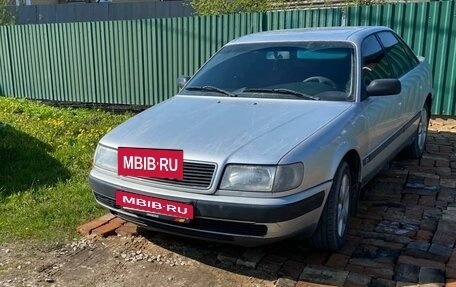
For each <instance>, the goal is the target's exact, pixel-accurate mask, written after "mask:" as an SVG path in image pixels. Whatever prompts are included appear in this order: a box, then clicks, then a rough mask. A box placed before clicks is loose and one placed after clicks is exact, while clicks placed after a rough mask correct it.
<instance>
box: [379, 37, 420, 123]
mask: <svg viewBox="0 0 456 287" xmlns="http://www.w3.org/2000/svg"><path fill="white" fill-rule="evenodd" d="M378 39H379V40H380V43H381V44H382V46H383V49H384V50H385V54H386V57H387V59H388V61H389V63H390V66H391V70H392V73H393V76H394V77H395V78H397V79H399V80H400V81H401V86H402V92H401V94H400V98H401V99H400V101H401V103H400V105H401V114H400V117H399V119H398V120H399V122H400V125H401V126H408V125H409V124H410V123H411V121H414V120H416V119H417V118H416V116H417V114H418V113H419V112H420V111H421V108H422V105H423V102H422V101H423V99H424V98H425V96H424V97H423V96H420V95H422V94H423V92H424V91H423V89H424V83H425V81H424V79H423V78H422V75H423V73H420V72H419V71H417V70H414V68H415V67H416V66H417V65H418V64H419V62H418V59H417V58H416V57H415V55H413V52H411V51H410V50H407V49H408V47H407V46H406V45H405V43H404V42H403V41H402V40H401V39H400V38H399V37H398V36H397V35H395V34H393V33H392V32H390V31H384V32H380V33H378ZM417 83H419V85H417Z"/></svg>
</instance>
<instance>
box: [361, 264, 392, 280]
mask: <svg viewBox="0 0 456 287" xmlns="http://www.w3.org/2000/svg"><path fill="white" fill-rule="evenodd" d="M364 274H366V275H368V276H371V277H374V278H383V279H388V280H391V279H393V276H394V270H393V267H391V268H373V267H366V268H365V269H364Z"/></svg>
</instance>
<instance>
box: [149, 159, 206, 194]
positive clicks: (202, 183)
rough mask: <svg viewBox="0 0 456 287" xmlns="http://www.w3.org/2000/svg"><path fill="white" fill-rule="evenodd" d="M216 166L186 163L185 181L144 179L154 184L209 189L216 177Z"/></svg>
mask: <svg viewBox="0 0 456 287" xmlns="http://www.w3.org/2000/svg"><path fill="white" fill-rule="evenodd" d="M214 171H215V164H212V163H195V162H184V179H182V180H175V179H163V178H142V179H146V180H150V181H154V182H160V183H166V184H172V185H179V186H187V187H193V188H204V189H207V188H209V187H210V186H211V182H212V178H213V177H214Z"/></svg>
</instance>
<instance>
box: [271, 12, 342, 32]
mask: <svg viewBox="0 0 456 287" xmlns="http://www.w3.org/2000/svg"><path fill="white" fill-rule="evenodd" d="M263 16H264V17H263V30H264V31H266V30H277V29H291V28H307V27H325V26H328V27H329V26H340V25H341V19H342V9H340V8H333V9H312V10H291V11H279V12H277V11H275V12H266V13H264V14H263Z"/></svg>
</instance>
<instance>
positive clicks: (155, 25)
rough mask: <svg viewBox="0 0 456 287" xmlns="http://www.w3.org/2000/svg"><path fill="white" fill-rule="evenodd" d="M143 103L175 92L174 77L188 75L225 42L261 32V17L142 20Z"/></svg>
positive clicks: (251, 15)
mask: <svg viewBox="0 0 456 287" xmlns="http://www.w3.org/2000/svg"><path fill="white" fill-rule="evenodd" d="M140 23H141V25H142V26H141V31H142V44H141V45H142V47H143V49H144V51H143V53H144V55H145V56H144V62H143V67H144V87H145V88H144V97H145V98H144V103H145V104H155V103H158V102H160V101H163V100H165V99H167V98H169V97H171V96H172V95H174V94H175V93H176V92H177V91H178V87H177V81H176V80H177V77H178V76H180V75H192V74H194V73H195V72H196V70H197V69H198V68H199V67H200V66H201V65H202V64H203V63H204V62H205V61H206V60H207V59H209V57H210V56H211V55H212V54H213V53H214V52H215V51H217V49H219V48H220V47H221V46H223V45H224V44H225V43H227V42H229V41H230V40H232V39H235V38H237V37H239V36H241V35H245V34H249V33H253V32H258V31H260V30H261V14H257V13H252V14H245V13H242V14H232V15H223V16H209V17H185V18H168V19H152V20H143V21H141V22H140Z"/></svg>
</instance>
